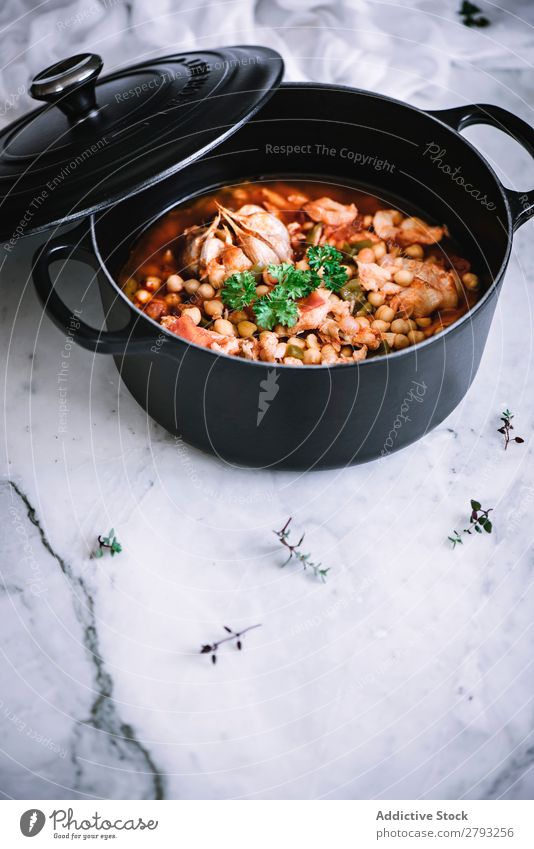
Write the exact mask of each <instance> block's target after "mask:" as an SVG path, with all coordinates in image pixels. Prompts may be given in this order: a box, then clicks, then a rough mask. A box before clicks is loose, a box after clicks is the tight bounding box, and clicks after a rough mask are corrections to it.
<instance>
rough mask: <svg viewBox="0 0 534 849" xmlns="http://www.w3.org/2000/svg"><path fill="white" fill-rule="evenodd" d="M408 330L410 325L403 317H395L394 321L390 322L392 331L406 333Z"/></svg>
mask: <svg viewBox="0 0 534 849" xmlns="http://www.w3.org/2000/svg"><path fill="white" fill-rule="evenodd" d="M409 330H410V325H409V324H408V322H407V321H405V320H404V319H403V318H396V319H395V321H392V322H391V332H392V333H408V331H409Z"/></svg>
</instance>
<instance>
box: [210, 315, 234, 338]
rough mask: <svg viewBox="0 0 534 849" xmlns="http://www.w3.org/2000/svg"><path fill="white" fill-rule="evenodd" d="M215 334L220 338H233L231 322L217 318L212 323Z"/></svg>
mask: <svg viewBox="0 0 534 849" xmlns="http://www.w3.org/2000/svg"><path fill="white" fill-rule="evenodd" d="M213 329H214V331H215V333H220V334H221V336H235V328H234V325H233V324H232V322H231V321H227V320H226V319H225V318H218V319H216V320H215V321H214V322H213Z"/></svg>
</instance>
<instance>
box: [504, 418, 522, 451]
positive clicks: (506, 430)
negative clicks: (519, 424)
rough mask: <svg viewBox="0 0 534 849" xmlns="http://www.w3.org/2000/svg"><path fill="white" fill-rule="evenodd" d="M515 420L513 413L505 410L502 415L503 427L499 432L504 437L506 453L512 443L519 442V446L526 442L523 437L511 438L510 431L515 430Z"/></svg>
mask: <svg viewBox="0 0 534 849" xmlns="http://www.w3.org/2000/svg"><path fill="white" fill-rule="evenodd" d="M513 418H514V416H513V413H511V412H510V410H508V409H507V410H504V412H503V413H502V414H501V422H502V426H501V427H500V428H498V432H499V433H502V435H503V437H504V450H505V451H506V449H507V448H508V444H509V443H510V442H517V443H518V444H521V443H522V442H524V441H525V440H524V439H523V437H521V436H515V437H512V436H510V431H511V430H513V429H514V426H513V424H512V419H513Z"/></svg>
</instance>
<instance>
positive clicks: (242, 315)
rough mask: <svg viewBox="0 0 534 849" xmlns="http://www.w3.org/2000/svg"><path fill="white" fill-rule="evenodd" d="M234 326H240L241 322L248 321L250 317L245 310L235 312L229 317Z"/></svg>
mask: <svg viewBox="0 0 534 849" xmlns="http://www.w3.org/2000/svg"><path fill="white" fill-rule="evenodd" d="M228 318H229V319H230V321H231V322H232V324H239V322H240V321H248V315H247V314H246V312H244V311H243V310H234V312H231V313H230V315H229V316H228Z"/></svg>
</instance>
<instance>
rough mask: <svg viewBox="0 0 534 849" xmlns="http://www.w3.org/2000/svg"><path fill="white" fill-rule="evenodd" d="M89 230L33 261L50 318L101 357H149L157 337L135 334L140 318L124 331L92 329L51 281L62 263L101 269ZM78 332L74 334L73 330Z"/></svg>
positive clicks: (52, 244)
mask: <svg viewBox="0 0 534 849" xmlns="http://www.w3.org/2000/svg"><path fill="white" fill-rule="evenodd" d="M86 237H87V228H86V226H85V225H83V228H80V227H77V228H76V229H75V230H71V231H70V232H69V233H65V234H64V235H62V236H59V237H58V238H56V239H51V240H50V241H48V242H46V243H45V244H44V245H43V246H42V247H40V248H39V249H38V250H37V251H36V253H35V255H34V257H33V282H34V286H35V290H36V292H37V295H38V298H39V300H40V301H41V304H42V305H43V307H44V309H45V312H46V314H47V315H48V317H49V318H50V319H52V321H53V322H54V324H55V325H56V326H57V327H59V328H60V330H62V331H63V332H65V333H66V332H70V333H71V334H72V336H73V339H74V341H75V342H77V343H78V344H79V345H81V346H82V348H86V349H87V350H89V351H94V352H96V353H98V354H119V355H121V356H124V355H127V354H142V353H143V354H146V353H147V352H148V351H149V350H150V348H151V346H153V345H154V342H155V337H154V336H152V337H143V336H140V335H139V333H137V334H136V333H135V328H136V325H137V324H138V318H137V317H136V316H133V315H132V317H131V319H130V322H129V323H128V324H127V325H126V327H124V328H123V329H122V330H99V329H98V328H95V327H91V326H90V325H89V324H86V323H85V322H84V321H82V320H81V319H80V317H79V316H78V315H76V314H75V313H73V312H72V310H71V309H69V307H67V305H66V304H65V303H64V302H63V301H62V300H61V298H60V297H59V295H58V294H57V292H56V290H55V286H54V283H53V282H52V278H51V277H50V265H51V263H53V262H57V261H58V260H65V261H67V260H69V259H73V260H77V261H78V262H84V263H86V264H87V265H90V266H91V267H93V268H97V267H98V266H97V262H96V258H95V256H94V254H93V252H92V250H91V248H90V246H88V245H87V244H86ZM73 327H75V328H76V330H75V332H74V333H72V328H73Z"/></svg>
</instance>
